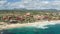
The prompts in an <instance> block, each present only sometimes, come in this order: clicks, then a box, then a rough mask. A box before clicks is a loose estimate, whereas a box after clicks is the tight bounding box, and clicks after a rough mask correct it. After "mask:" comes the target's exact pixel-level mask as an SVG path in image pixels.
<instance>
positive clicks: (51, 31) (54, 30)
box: [2, 24, 60, 34]
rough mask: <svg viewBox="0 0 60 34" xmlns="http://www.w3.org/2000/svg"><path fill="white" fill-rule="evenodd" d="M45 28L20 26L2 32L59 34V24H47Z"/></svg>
mask: <svg viewBox="0 0 60 34" xmlns="http://www.w3.org/2000/svg"><path fill="white" fill-rule="evenodd" d="M46 27H48V28H46V29H42V28H36V27H31V26H30V27H21V28H13V29H12V28H11V29H7V30H2V32H3V33H2V34H60V24H56V25H47V26H46Z"/></svg>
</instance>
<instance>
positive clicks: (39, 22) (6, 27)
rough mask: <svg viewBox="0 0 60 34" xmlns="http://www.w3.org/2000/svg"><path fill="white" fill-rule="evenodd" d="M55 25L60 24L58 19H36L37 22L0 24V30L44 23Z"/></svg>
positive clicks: (42, 24)
mask: <svg viewBox="0 0 60 34" xmlns="http://www.w3.org/2000/svg"><path fill="white" fill-rule="evenodd" d="M49 24H52V25H55V24H60V20H52V21H38V22H34V23H24V24H19V23H17V24H9V25H5V26H0V30H3V29H10V28H18V27H26V26H34V27H35V26H36V27H37V26H41V27H42V26H45V25H49Z"/></svg>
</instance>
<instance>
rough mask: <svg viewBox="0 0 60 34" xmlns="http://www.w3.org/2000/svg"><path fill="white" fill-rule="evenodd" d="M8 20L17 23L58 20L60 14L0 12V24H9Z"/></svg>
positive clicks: (53, 12)
mask: <svg viewBox="0 0 60 34" xmlns="http://www.w3.org/2000/svg"><path fill="white" fill-rule="evenodd" d="M27 14H28V15H27ZM10 20H15V22H19V23H28V22H29V23H31V22H35V21H40V20H49V21H50V20H60V12H59V11H57V10H0V22H1V21H2V22H7V23H10Z"/></svg>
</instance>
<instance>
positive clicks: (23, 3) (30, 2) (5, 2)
mask: <svg viewBox="0 0 60 34" xmlns="http://www.w3.org/2000/svg"><path fill="white" fill-rule="evenodd" d="M15 8H16V9H19V8H25V9H60V1H59V0H18V1H17V0H14V1H12V0H10V1H9V0H1V1H0V9H15Z"/></svg>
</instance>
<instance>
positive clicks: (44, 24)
mask: <svg viewBox="0 0 60 34" xmlns="http://www.w3.org/2000/svg"><path fill="white" fill-rule="evenodd" d="M56 24H60V20H58V21H42V22H35V24H33V25H32V26H34V27H36V28H42V29H46V28H48V27H47V25H56Z"/></svg>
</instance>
